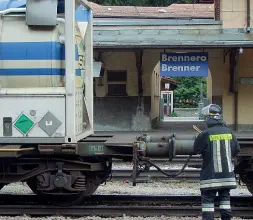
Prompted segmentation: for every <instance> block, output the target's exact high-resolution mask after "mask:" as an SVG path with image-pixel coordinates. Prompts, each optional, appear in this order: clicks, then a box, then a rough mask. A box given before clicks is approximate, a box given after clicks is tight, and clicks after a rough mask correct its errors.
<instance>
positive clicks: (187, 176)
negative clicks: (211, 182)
mask: <svg viewBox="0 0 253 220" xmlns="http://www.w3.org/2000/svg"><path fill="white" fill-rule="evenodd" d="M163 171H165V172H167V173H170V174H174V173H177V172H179V171H180V169H170V170H164V169H163ZM131 175H132V170H131V169H113V170H112V179H111V180H112V181H119V180H131V178H132V177H131ZM199 175H200V170H199V169H187V170H185V171H184V172H183V173H181V174H180V175H178V176H176V177H173V178H168V177H166V176H165V175H163V174H162V173H160V172H158V171H157V170H149V171H147V172H142V173H141V174H140V176H139V177H138V181H139V182H147V181H151V180H155V181H162V180H172V179H173V180H199Z"/></svg>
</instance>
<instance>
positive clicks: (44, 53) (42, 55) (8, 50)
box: [0, 42, 78, 60]
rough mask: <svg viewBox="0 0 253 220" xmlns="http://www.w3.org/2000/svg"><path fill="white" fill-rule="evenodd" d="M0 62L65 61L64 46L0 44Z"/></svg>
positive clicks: (54, 43) (40, 43) (20, 43)
mask: <svg viewBox="0 0 253 220" xmlns="http://www.w3.org/2000/svg"><path fill="white" fill-rule="evenodd" d="M0 60H65V46H64V45H63V44H61V43H59V42H4V43H3V42H1V43H0ZM76 60H78V48H77V45H76Z"/></svg>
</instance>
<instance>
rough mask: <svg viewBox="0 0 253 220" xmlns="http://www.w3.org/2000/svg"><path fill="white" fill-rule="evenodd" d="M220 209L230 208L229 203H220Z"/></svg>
mask: <svg viewBox="0 0 253 220" xmlns="http://www.w3.org/2000/svg"><path fill="white" fill-rule="evenodd" d="M220 209H231V206H230V205H220Z"/></svg>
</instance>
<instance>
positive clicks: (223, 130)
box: [194, 104, 240, 220]
mask: <svg viewBox="0 0 253 220" xmlns="http://www.w3.org/2000/svg"><path fill="white" fill-rule="evenodd" d="M202 114H203V116H204V117H205V122H206V126H207V128H206V129H205V130H203V131H202V132H201V133H200V134H199V135H198V137H197V138H196V140H195V142H194V154H201V155H202V158H203V164H202V170H201V173H200V191H201V200H202V216H203V218H202V219H204V220H213V219H214V199H215V197H216V194H217V193H218V195H219V206H220V213H221V219H222V220H227V219H231V218H232V211H231V206H230V190H231V189H235V188H236V187H237V185H236V179H235V174H234V167H233V164H232V158H234V157H235V156H236V155H237V154H238V153H239V152H240V146H239V144H238V142H237V139H236V137H235V135H234V134H233V133H232V131H231V130H230V129H229V128H228V127H227V126H226V123H225V122H224V121H223V120H222V119H221V108H220V107H219V106H218V105H214V104H210V105H208V106H206V107H204V108H203V109H202Z"/></svg>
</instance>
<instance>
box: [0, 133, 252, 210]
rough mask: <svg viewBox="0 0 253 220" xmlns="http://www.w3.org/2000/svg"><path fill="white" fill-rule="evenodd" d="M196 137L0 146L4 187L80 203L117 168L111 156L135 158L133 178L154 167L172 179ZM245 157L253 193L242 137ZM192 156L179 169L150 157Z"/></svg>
mask: <svg viewBox="0 0 253 220" xmlns="http://www.w3.org/2000/svg"><path fill="white" fill-rule="evenodd" d="M195 137H196V135H176V134H171V135H166V136H162V135H161V134H159V133H157V134H155V135H154V134H152V136H149V135H141V136H138V137H136V136H134V135H130V136H127V135H114V136H111V135H107V136H106V135H100V136H98V135H93V136H90V137H87V138H86V139H83V140H82V141H81V142H78V143H77V144H68V145H66V144H62V145H60V144H48V145H45V144H43V145H32V146H31V145H29V146H26V145H16V146H14V145H4V146H2V147H1V148H0V151H1V153H0V157H1V163H0V186H1V187H3V186H4V185H7V184H10V183H13V182H26V183H27V185H28V186H29V187H30V188H31V190H32V191H33V192H34V193H35V194H37V195H39V196H42V197H45V201H46V202H51V203H52V204H55V205H60V206H68V205H74V204H78V203H79V202H80V201H82V200H83V199H84V198H85V197H87V196H90V195H92V194H93V193H94V192H95V191H96V189H97V188H98V187H99V186H100V185H101V184H102V183H105V182H106V181H107V180H108V179H109V178H110V177H111V172H112V158H118V159H122V160H123V161H132V163H133V171H132V182H133V185H136V179H137V177H138V175H139V174H140V173H141V172H143V171H145V172H148V170H149V169H150V167H152V166H153V167H155V168H156V169H157V170H158V171H160V172H161V173H163V174H164V175H165V176H167V177H168V178H173V177H175V176H177V175H179V174H180V173H182V172H183V171H184V169H185V167H186V166H187V164H188V162H189V161H190V159H191V155H192V152H193V142H194V139H195ZM238 141H239V143H240V146H241V152H240V155H238V157H237V158H236V160H235V172H236V174H238V177H239V180H240V181H239V182H241V181H242V182H243V183H244V184H246V185H247V187H248V189H249V191H250V192H251V193H252V194H253V166H252V156H253V153H252V152H253V141H252V138H250V137H239V138H238ZM177 155H189V157H188V159H187V160H186V161H185V164H184V166H183V167H182V169H181V170H180V172H179V173H176V174H175V173H174V174H173V175H171V174H169V173H165V172H163V171H162V169H160V168H159V167H158V166H157V165H156V164H154V163H153V162H152V161H151V160H150V158H168V160H169V161H172V160H173V159H174V158H175V156H177Z"/></svg>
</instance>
